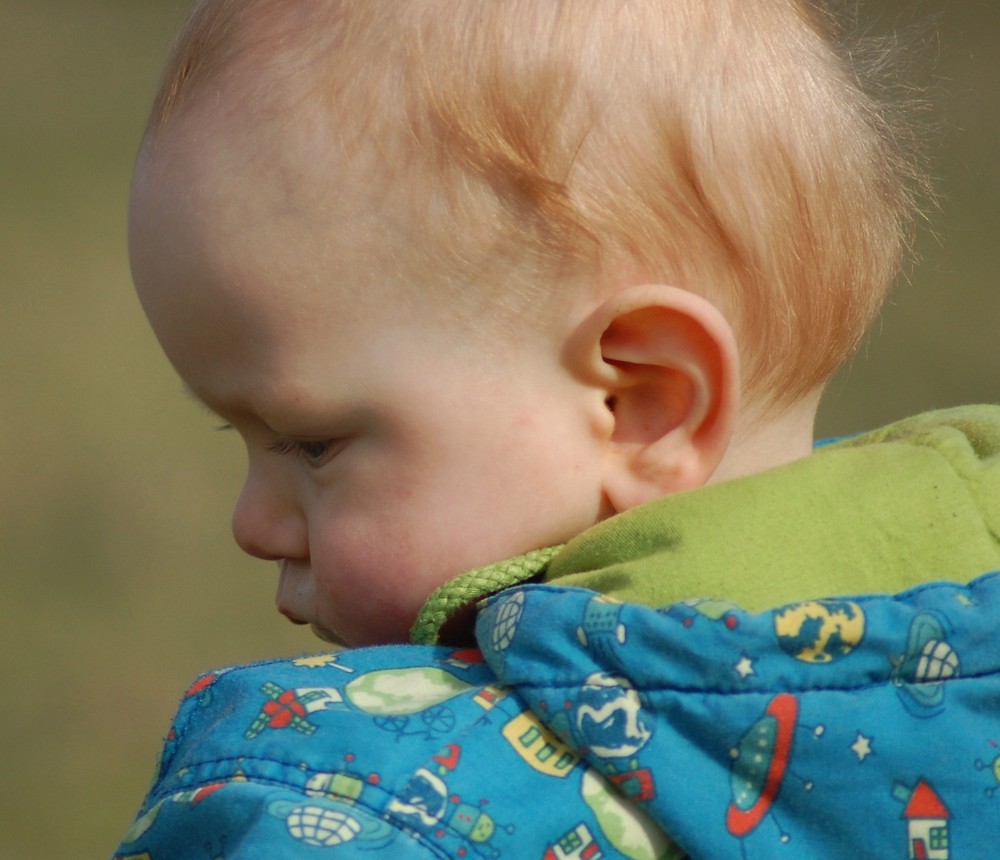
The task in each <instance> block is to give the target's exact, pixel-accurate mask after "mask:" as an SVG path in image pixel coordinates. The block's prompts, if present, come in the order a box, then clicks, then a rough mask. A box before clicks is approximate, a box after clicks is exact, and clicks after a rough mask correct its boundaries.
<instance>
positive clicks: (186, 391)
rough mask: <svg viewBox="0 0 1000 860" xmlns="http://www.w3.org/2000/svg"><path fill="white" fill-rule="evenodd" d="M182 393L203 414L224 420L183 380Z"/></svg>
mask: <svg viewBox="0 0 1000 860" xmlns="http://www.w3.org/2000/svg"><path fill="white" fill-rule="evenodd" d="M181 393H182V394H183V395H184V398H185V399H186V400H191V401H192V402H194V404H195V405H196V406H197V407H198V408H199V409H200V410H201V411H202V412H207V413H208V414H209V415H214V416H215V417H216V418H219V419H221V418H222V416H221V415H219V413H218V412H216V411H215V410H214V409H213V408H212V407H211V406H209V405H208V404H207V403H206V402H205V401H204V400H202V399H201V397H199V396H198V394H197V393H196V392H195V390H194V389H193V388H192V387H191V386H190V385H188V384H187V383H186V382H184V381H183V380H182V381H181Z"/></svg>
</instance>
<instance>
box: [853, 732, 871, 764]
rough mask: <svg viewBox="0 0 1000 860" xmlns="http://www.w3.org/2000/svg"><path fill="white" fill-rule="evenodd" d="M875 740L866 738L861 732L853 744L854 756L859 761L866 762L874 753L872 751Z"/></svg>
mask: <svg viewBox="0 0 1000 860" xmlns="http://www.w3.org/2000/svg"><path fill="white" fill-rule="evenodd" d="M872 740H873V738H869V737H865V736H864V735H863V734H861V732H858V736H857V737H856V738H855V739H854V743H853V744H851V749H852V750H853V751H854V754H855V755H856V756H857V757H858V761H864V760H865V759H866V758H868V756H870V755H871V754H872V753H873V752H875V751H874V750H873V749H872Z"/></svg>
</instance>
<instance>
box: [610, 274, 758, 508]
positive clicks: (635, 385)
mask: <svg viewBox="0 0 1000 860" xmlns="http://www.w3.org/2000/svg"><path fill="white" fill-rule="evenodd" d="M591 324H592V328H591V332H594V331H595V330H597V329H599V330H600V332H601V333H600V335H599V338H598V346H599V352H600V358H601V361H602V362H603V369H604V376H605V379H606V380H607V383H606V389H607V395H608V402H609V404H611V406H610V408H611V409H612V411H613V417H614V428H613V431H612V433H611V436H610V438H609V439H608V442H607V445H608V447H607V458H606V464H605V469H604V492H605V496H606V497H607V499H608V502H609V503H610V505H611V507H612V508H613V509H614V510H615V511H619V512H620V511H623V510H627V509H629V508H632V507H635V506H637V505H640V504H643V503H645V502H648V501H651V500H653V499H655V498H658V497H660V496H663V495H666V494H668V493H675V492H679V491H681V490H688V489H693V488H694V487H699V486H701V485H702V484H704V483H705V482H706V481H707V480H708V479H709V477H710V476H711V474H712V472H713V471H714V470H715V468H716V466H717V465H718V464H719V461H720V460H721V459H722V456H723V455H724V454H725V452H726V449H727V448H728V447H729V443H730V441H731V439H732V434H733V427H734V423H735V418H736V412H737V408H738V402H739V367H738V360H737V349H736V342H735V338H734V336H733V332H732V329H731V327H730V326H729V324H728V323H727V322H726V320H725V318H724V317H723V316H722V314H721V313H720V312H719V311H718V310H717V309H716V308H715V306H714V305H712V304H711V303H710V302H708V301H707V300H705V299H703V298H701V297H699V296H696V295H694V294H692V293H689V292H687V291H685V290H680V289H677V288H676V287H668V286H662V285H645V286H639V287H629V288H628V289H626V290H623V291H621V292H620V293H618V294H616V295H615V296H614V297H613V298H612V299H610V300H609V301H608V302H606V303H605V305H603V306H602V307H601V308H600V309H598V311H597V313H596V315H595V317H594V318H592V320H591Z"/></svg>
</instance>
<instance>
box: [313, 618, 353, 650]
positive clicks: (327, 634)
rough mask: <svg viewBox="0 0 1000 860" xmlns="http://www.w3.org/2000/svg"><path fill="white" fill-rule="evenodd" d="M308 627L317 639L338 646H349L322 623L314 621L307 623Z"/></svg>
mask: <svg viewBox="0 0 1000 860" xmlns="http://www.w3.org/2000/svg"><path fill="white" fill-rule="evenodd" d="M309 629H310V630H312V632H313V635H315V636H316V637H317V638H319V639H322V640H323V641H324V642H326V643H328V644H329V645H336V646H337V647H338V648H347V647H349V646H348V644H347V643H346V642H345V641H344V640H343V638H342V637H340V636H338V635H337V634H336V633H334V632H333V631H332V630H328V629H327V628H326V627H324V626H323V625H322V624H317V623H316V622H313V623H312V624H310V625H309Z"/></svg>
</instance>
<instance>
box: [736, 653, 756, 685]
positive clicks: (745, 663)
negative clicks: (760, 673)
mask: <svg viewBox="0 0 1000 860" xmlns="http://www.w3.org/2000/svg"><path fill="white" fill-rule="evenodd" d="M733 668H734V669H735V670H736V674H737V675H739V676H740V677H741V678H742V679H743V680H744V681H745V680H746V679H747V678H749V677H750V676H751V675H753V674H754V668H753V660H751V659H750V658H749V657H747V655H746V654H744V655H743V657H742V658H741V659H740V662H739V663H737V664H736V665H735V666H734V667H733Z"/></svg>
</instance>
